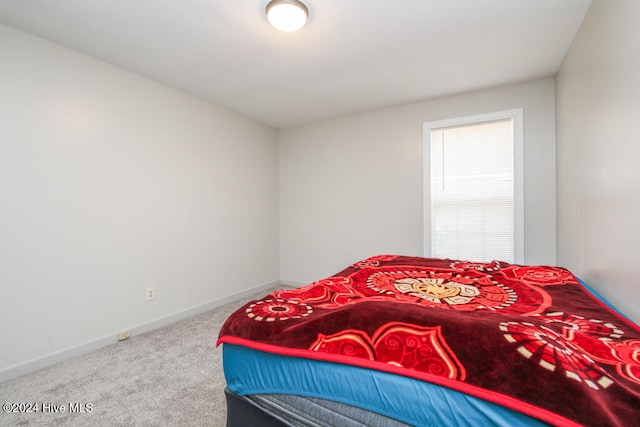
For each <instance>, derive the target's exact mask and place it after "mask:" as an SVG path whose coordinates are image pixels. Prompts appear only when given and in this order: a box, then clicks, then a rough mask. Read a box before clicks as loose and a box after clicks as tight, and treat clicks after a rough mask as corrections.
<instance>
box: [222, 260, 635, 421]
mask: <svg viewBox="0 0 640 427" xmlns="http://www.w3.org/2000/svg"><path fill="white" fill-rule="evenodd" d="M218 344H219V345H222V351H223V367H224V373H225V378H226V382H227V387H226V390H225V393H226V395H227V408H228V416H227V426H229V427H233V426H249V425H260V426H283V425H284V426H407V425H413V426H427V425H438V426H461V425H468V426H478V425H483V426H484V425H501V426H517V425H526V426H544V425H556V426H578V425H593V426H607V425H612V426H631V425H638V422H639V421H638V420H640V328H639V327H638V326H637V325H636V324H634V323H633V322H632V321H631V320H629V319H627V318H626V317H624V316H623V315H622V314H620V313H619V312H618V311H616V310H615V308H613V307H611V306H610V305H609V304H608V303H606V301H604V300H602V299H601V298H600V297H599V296H598V295H597V294H595V293H594V292H593V290H591V289H590V288H589V287H588V286H587V285H586V284H585V283H584V282H582V281H581V280H579V279H578V278H576V277H575V276H574V275H573V274H572V273H571V272H569V271H568V270H566V269H563V268H559V267H551V266H522V265H514V264H508V263H504V262H498V261H494V262H490V263H479V262H468V261H457V260H450V259H435V258H421V257H407V256H399V255H379V256H374V257H371V258H368V259H365V260H362V261H358V262H356V263H354V264H352V265H350V266H348V267H347V268H345V269H344V270H342V271H341V272H339V273H337V274H335V275H334V276H331V277H327V278H324V279H321V280H318V281H316V282H313V283H311V284H309V285H307V286H304V287H300V288H297V289H284V290H279V291H275V292H272V293H270V294H268V295H266V296H265V297H264V298H262V299H259V300H255V301H250V302H248V303H247V304H245V305H244V306H243V307H242V308H240V309H239V310H237V311H236V312H235V313H233V314H232V315H231V316H230V317H229V318H228V319H227V321H226V322H225V324H224V325H223V327H222V329H221V331H220V334H219V337H218Z"/></svg>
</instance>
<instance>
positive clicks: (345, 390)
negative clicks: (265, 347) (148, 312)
mask: <svg viewBox="0 0 640 427" xmlns="http://www.w3.org/2000/svg"><path fill="white" fill-rule="evenodd" d="M222 357H223V362H224V363H223V366H224V374H225V377H226V380H227V387H228V388H229V390H231V391H232V392H234V393H236V394H238V395H241V396H245V395H252V394H270V393H280V394H293V395H299V396H309V397H318V398H321V399H328V400H334V401H337V402H341V403H345V404H348V405H352V406H357V407H359V408H363V409H367V410H369V411H373V412H377V413H380V414H382V415H386V416H388V417H391V418H394V419H397V420H400V421H402V422H405V423H407V424H411V425H415V426H433V425H437V426H479V425H482V426H505V427H507V426H509V427H512V426H546V425H547V424H546V423H544V422H542V421H538V420H535V419H533V418H531V417H529V416H527V415H524V414H521V413H519V412H516V411H513V410H511V409H508V408H504V407H502V406H499V405H496V404H494V403H491V402H487V401H485V400H482V399H479V398H475V397H472V396H469V395H466V394H464V393H461V392H458V391H455V390H451V389H448V388H446V387H441V386H438V385H435V384H431V383H428V382H424V381H419V380H415V379H412V378H408V377H402V376H399V375H394V374H389V373H386V372H380V371H374V370H370V369H364V368H358V367H353V366H347V365H340V364H336V363H331V362H324V361H318V360H310V359H301V358H295V357H289V356H280V355H277V354H272V353H265V352H262V351H258V350H253V349H250V348H247V347H243V346H237V345H232V344H223V347H222Z"/></svg>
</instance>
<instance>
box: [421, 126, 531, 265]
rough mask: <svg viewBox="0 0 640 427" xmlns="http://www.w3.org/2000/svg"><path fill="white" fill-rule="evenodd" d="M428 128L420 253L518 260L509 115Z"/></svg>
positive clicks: (513, 152) (488, 259)
mask: <svg viewBox="0 0 640 427" xmlns="http://www.w3.org/2000/svg"><path fill="white" fill-rule="evenodd" d="M425 130H427V128H426V127H425ZM428 131H429V135H428V140H429V142H430V143H429V147H427V146H426V144H425V149H426V148H428V149H429V153H428V157H429V164H428V165H427V164H425V166H428V169H429V179H428V181H429V183H430V185H429V194H428V197H429V198H430V200H429V203H427V204H426V205H429V207H430V212H428V215H429V221H427V222H428V223H429V226H430V230H429V233H425V235H426V236H429V238H430V242H429V244H430V248H429V250H428V251H427V250H425V252H430V253H428V255H429V256H433V257H438V258H453V259H463V260H472V261H491V260H502V261H507V262H511V263H513V262H521V261H522V260H521V259H517V258H519V257H518V256H517V254H516V247H517V244H516V243H517V242H516V239H517V237H516V235H517V233H516V229H517V227H518V225H519V224H516V222H517V220H516V205H517V203H518V199H519V197H517V194H516V180H517V179H516V178H517V176H516V164H515V159H516V158H517V157H516V155H515V149H516V144H515V141H514V119H513V118H511V117H507V118H501V119H493V120H488V121H478V122H471V123H464V124H460V125H450V126H441V127H429V129H428ZM425 197H427V194H425ZM425 213H426V214H427V212H425ZM425 225H426V224H425ZM427 244H428V243H427V242H425V249H426V245H427Z"/></svg>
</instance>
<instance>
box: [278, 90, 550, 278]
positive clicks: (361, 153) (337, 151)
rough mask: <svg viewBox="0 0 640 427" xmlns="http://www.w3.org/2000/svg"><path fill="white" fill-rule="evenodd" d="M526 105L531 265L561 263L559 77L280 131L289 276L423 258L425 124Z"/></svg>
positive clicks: (283, 240) (283, 245)
mask: <svg viewBox="0 0 640 427" xmlns="http://www.w3.org/2000/svg"><path fill="white" fill-rule="evenodd" d="M520 107H522V108H524V128H525V141H524V150H525V167H524V170H525V262H526V263H528V264H555V261H556V253H555V250H556V241H555V232H556V230H555V211H556V206H555V185H556V184H555V123H554V120H555V110H554V80H553V79H542V80H537V81H533V82H528V83H523V84H517V85H512V86H506V87H501V88H496V89H491V90H484V91H479V92H474V93H469V94H464V95H459V96H452V97H448V98H443V99H438V100H433V101H425V102H420V103H415V104H410V105H404V106H401V107H397V108H390V109H385V110H380V111H374V112H370V113H366V114H359V115H354V116H349V117H342V118H337V119H334V120H328V121H324V122H321V123H317V124H313V125H307V126H302V127H298V128H293V129H287V130H281V131H280V277H281V279H283V282H284V283H289V284H300V283H308V282H311V281H313V280H317V279H319V278H322V277H325V276H328V275H331V274H333V273H336V272H338V271H339V270H340V269H342V268H343V267H346V266H347V265H348V264H350V263H352V262H354V261H356V260H358V259H361V258H365V257H368V256H371V255H376V254H380V253H397V254H406V255H421V254H422V231H423V230H422V228H423V225H422V221H423V219H422V199H423V197H422V144H423V139H422V125H423V123H424V122H427V121H434V120H440V119H446V118H452V117H460V116H467V115H473V114H480V113H487V112H493V111H501V110H508V109H513V108H520Z"/></svg>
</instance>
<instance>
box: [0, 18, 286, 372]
mask: <svg viewBox="0 0 640 427" xmlns="http://www.w3.org/2000/svg"><path fill="white" fill-rule="evenodd" d="M277 144H278V133H277V130H275V129H273V128H270V127H267V126H265V125H262V124H260V123H257V122H255V121H253V120H250V119H248V118H245V117H243V116H240V115H238V114H235V113H232V112H230V111H227V110H224V109H222V108H219V107H216V106H214V105H211V104H209V103H207V102H204V101H202V100H199V99H197V98H195V97H192V96H190V95H187V94H185V93H182V92H179V91H177V90H175V89H171V88H168V87H166V86H163V85H161V84H158V83H155V82H153V81H150V80H146V79H144V78H142V77H139V76H137V75H134V74H131V73H128V72H126V71H124V70H121V69H119V68H115V67H113V66H110V65H107V64H105V63H103V62H100V61H97V60H95V59H92V58H89V57H87V56H84V55H81V54H78V53H76V52H73V51H71V50H68V49H65V48H62V47H60V46H57V45H54V44H51V43H49V42H46V41H44V40H42V39H38V38H35V37H33V36H30V35H27V34H26V33H23V32H20V31H17V30H14V29H12V28H10V27H7V26H2V25H0V201H1V202H0V203H1V207H0V336H1V337H2V343H1V344H0V379H2V377H3V376H4V377H7V376H8V377H10V376H14V375H15V374H19V373H21V372H22V371H24V370H25V369H26V370H29V369H33V368H35V367H38V366H40V365H42V364H47V363H48V362H52V361H55V359H56V355H60V354H61V355H62V356H64V355H68V354H69V351H70V349H74V348H82V349H91V347H92V346H99V345H103V344H104V343H108V342H112V341H113V342H115V339H116V336H117V332H118V331H121V330H125V329H130V328H132V327H138V329H140V328H143V326H144V325H145V324H149V322H151V323H153V322H154V321H155V322H156V324H157V321H158V319H167V318H169V319H175V315H176V313H178V314H179V313H181V312H185V311H187V312H189V310H190V309H193V308H194V307H195V308H197V307H199V306H200V307H202V306H203V304H204V305H206V303H215V302H216V301H221V300H223V299H224V298H226V297H228V296H230V295H234V294H237V293H238V292H242V291H246V290H248V289H250V288H252V287H256V286H258V287H259V286H262V285H265V284H273V283H275V281H277V279H278V276H279V274H278V251H277V247H278V172H277V168H278V148H277ZM148 286H155V287H156V293H157V298H156V300H155V301H153V302H146V301H145V288H146V287H148ZM236 296H237V295H236ZM191 312H192V311H191ZM172 316H173V317H172ZM141 325H142V326H141ZM216 333H217V331H213V330H212V331H211V339H212V340H215V339H216ZM71 353H73V351H71Z"/></svg>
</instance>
